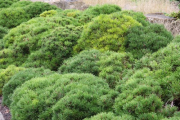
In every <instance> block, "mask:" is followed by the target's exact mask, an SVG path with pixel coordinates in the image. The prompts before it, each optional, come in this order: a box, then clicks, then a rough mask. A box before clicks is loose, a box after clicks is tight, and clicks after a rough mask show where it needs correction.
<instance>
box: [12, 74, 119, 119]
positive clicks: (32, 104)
mask: <svg viewBox="0 0 180 120" xmlns="http://www.w3.org/2000/svg"><path fill="white" fill-rule="evenodd" d="M115 96H117V93H116V92H115V91H112V90H110V88H109V87H108V84H107V83H105V82H104V80H102V79H101V78H98V77H95V76H93V75H90V74H66V75H59V74H53V75H51V76H48V77H42V78H34V79H31V80H30V81H27V82H25V83H24V84H23V85H22V86H21V87H19V88H17V89H16V90H15V91H14V94H13V96H12V104H11V106H10V109H11V113H12V119H28V120H34V119H37V118H39V119H46V120H48V119H55V120H60V119H62V120H77V119H79V120H80V119H84V118H86V117H90V116H93V115H95V114H97V113H99V112H108V111H111V110H112V105H113V102H114V98H115ZM21 108H23V109H21Z"/></svg>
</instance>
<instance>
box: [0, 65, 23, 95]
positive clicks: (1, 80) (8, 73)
mask: <svg viewBox="0 0 180 120" xmlns="http://www.w3.org/2000/svg"><path fill="white" fill-rule="evenodd" d="M21 70H24V68H22V67H16V66H14V65H10V66H8V67H7V68H6V69H5V70H3V71H2V72H1V73H0V95H2V89H3V86H4V85H5V84H6V83H7V82H8V81H9V80H10V79H11V77H12V76H13V75H14V74H16V73H17V72H19V71H21Z"/></svg>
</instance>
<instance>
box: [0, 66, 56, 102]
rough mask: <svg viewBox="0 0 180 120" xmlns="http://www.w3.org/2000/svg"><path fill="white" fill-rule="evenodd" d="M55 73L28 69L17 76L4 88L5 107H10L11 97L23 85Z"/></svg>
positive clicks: (46, 70)
mask: <svg viewBox="0 0 180 120" xmlns="http://www.w3.org/2000/svg"><path fill="white" fill-rule="evenodd" d="M53 73H54V72H52V71H50V70H48V69H44V68H37V69H36V68H26V69H24V70H22V71H20V72H18V73H16V74H14V75H13V76H12V77H11V79H10V80H9V81H8V82H7V83H6V84H5V85H4V87H3V90H2V91H3V101H2V103H3V105H6V106H10V104H11V102H12V101H11V96H12V94H13V92H14V90H15V89H16V88H18V87H20V86H21V85H22V84H23V83H25V82H26V81H28V80H31V79H32V78H36V77H45V76H48V75H51V74H53Z"/></svg>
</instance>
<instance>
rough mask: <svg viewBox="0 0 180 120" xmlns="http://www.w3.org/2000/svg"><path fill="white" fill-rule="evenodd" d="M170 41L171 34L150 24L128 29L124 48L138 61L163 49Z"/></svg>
mask: <svg viewBox="0 0 180 120" xmlns="http://www.w3.org/2000/svg"><path fill="white" fill-rule="evenodd" d="M172 40H173V36H172V34H171V33H170V32H169V31H167V30H166V29H165V28H164V26H163V25H158V24H151V25H148V26H146V27H142V26H138V27H134V28H131V29H129V31H128V35H127V39H126V40H125V47H126V51H127V52H131V53H132V54H133V55H134V57H135V58H138V59H139V58H141V57H142V56H143V55H145V54H146V53H152V52H155V51H157V50H158V49H160V48H162V47H165V46H166V45H167V44H168V43H169V42H170V41H172Z"/></svg>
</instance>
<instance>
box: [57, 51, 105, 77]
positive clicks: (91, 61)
mask: <svg viewBox="0 0 180 120" xmlns="http://www.w3.org/2000/svg"><path fill="white" fill-rule="evenodd" d="M101 55H102V53H101V52H99V51H98V50H85V51H82V52H81V53H79V54H77V55H76V56H74V57H71V58H69V59H67V60H65V61H64V62H63V64H62V65H61V67H60V68H59V72H60V73H91V74H94V75H96V76H98V75H99V65H98V63H97V62H98V61H99V58H100V56H101Z"/></svg>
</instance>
